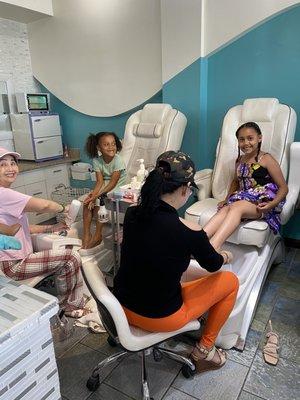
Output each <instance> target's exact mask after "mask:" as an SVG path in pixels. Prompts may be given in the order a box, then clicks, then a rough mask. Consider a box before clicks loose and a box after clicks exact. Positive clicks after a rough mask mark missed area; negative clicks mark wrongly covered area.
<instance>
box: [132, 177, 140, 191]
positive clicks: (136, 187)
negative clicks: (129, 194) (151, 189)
mask: <svg viewBox="0 0 300 400" xmlns="http://www.w3.org/2000/svg"><path fill="white" fill-rule="evenodd" d="M130 188H131V189H133V190H139V189H140V188H141V182H139V181H138V180H137V177H136V176H134V177H133V178H131V182H130Z"/></svg>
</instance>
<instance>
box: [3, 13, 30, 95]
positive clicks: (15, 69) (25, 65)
mask: <svg viewBox="0 0 300 400" xmlns="http://www.w3.org/2000/svg"><path fill="white" fill-rule="evenodd" d="M0 54H1V57H0V80H1V81H2V80H4V81H7V80H10V81H11V82H12V83H13V86H14V89H15V91H16V92H37V91H38V86H37V84H36V82H35V81H34V79H33V76H32V68H31V60H30V53H29V45H28V36H27V26H26V24H22V23H20V22H15V21H10V20H8V19H3V18H0Z"/></svg>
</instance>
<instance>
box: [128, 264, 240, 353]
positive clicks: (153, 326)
mask: <svg viewBox="0 0 300 400" xmlns="http://www.w3.org/2000/svg"><path fill="white" fill-rule="evenodd" d="M181 286H182V298H183V304H182V306H181V307H180V309H179V310H178V311H176V312H175V313H174V314H171V315H169V316H167V317H163V318H148V317H143V316H142V315H139V314H136V313H135V312H133V311H130V310H128V309H127V308H126V307H123V308H124V311H125V314H126V316H127V319H128V321H129V323H130V324H131V325H135V326H137V327H139V328H142V329H144V330H147V331H150V332H169V331H175V330H177V329H180V328H181V327H183V326H184V325H186V324H187V323H188V322H189V321H191V320H193V319H196V318H199V317H200V316H201V315H202V314H204V313H205V312H206V311H209V313H208V318H207V321H206V324H205V326H204V331H203V335H202V338H201V344H202V345H203V346H205V347H208V348H210V347H212V346H213V345H214V343H215V340H216V338H217V336H218V333H219V331H220V329H221V328H222V326H223V325H224V323H225V322H226V320H227V318H228V317H229V314H230V313H231V311H232V309H233V306H234V304H235V300H236V296H237V292H238V288H239V282H238V278H237V277H236V275H234V274H233V273H232V272H228V271H221V272H217V273H214V274H211V275H207V276H205V277H202V278H199V279H196V280H194V281H190V282H184V283H182V285H181ZM153 295H155V294H153Z"/></svg>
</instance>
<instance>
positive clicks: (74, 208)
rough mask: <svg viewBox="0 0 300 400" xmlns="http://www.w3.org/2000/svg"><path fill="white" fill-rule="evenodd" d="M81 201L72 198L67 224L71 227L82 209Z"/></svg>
mask: <svg viewBox="0 0 300 400" xmlns="http://www.w3.org/2000/svg"><path fill="white" fill-rule="evenodd" d="M80 207H81V203H80V201H79V200H72V203H71V204H70V208H69V211H68V214H67V217H66V224H67V225H68V226H69V227H70V226H71V225H72V224H73V223H74V222H75V219H76V217H77V215H78V212H79V210H80Z"/></svg>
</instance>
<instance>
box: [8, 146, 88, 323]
mask: <svg viewBox="0 0 300 400" xmlns="http://www.w3.org/2000/svg"><path fill="white" fill-rule="evenodd" d="M19 158H20V154H19V153H15V152H11V151H8V150H6V149H4V148H0V198H1V204H0V223H2V224H6V225H13V224H20V225H21V227H20V229H19V231H18V232H17V233H16V235H15V238H16V239H18V240H19V241H20V242H21V245H22V248H21V249H20V250H1V251H0V269H1V270H2V271H3V273H4V274H5V275H6V276H8V277H10V278H12V279H14V280H23V279H29V278H33V277H35V276H38V275H44V274H49V275H50V274H54V276H55V283H56V288H57V293H58V300H59V303H60V307H61V309H63V310H64V311H65V314H66V315H67V316H71V317H75V318H80V317H81V316H82V315H84V314H86V313H87V312H88V310H85V309H84V298H83V281H82V275H81V271H80V267H81V259H80V257H79V255H78V253H77V252H74V251H72V250H70V249H63V250H45V251H41V252H38V253H34V252H33V248H32V242H31V237H30V234H31V233H45V232H47V231H49V228H52V227H53V225H50V226H49V225H29V223H28V219H27V216H26V212H39V213H42V212H45V213H48V212H52V213H60V212H64V211H65V207H64V206H62V205H61V204H59V203H56V202H54V201H51V200H44V199H40V198H35V197H32V196H28V195H26V194H23V193H20V192H17V191H16V190H13V189H10V186H11V185H12V183H13V182H14V181H15V180H16V178H17V175H18V173H19V168H18V159H19Z"/></svg>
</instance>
